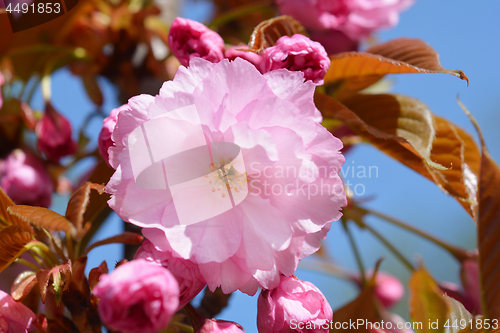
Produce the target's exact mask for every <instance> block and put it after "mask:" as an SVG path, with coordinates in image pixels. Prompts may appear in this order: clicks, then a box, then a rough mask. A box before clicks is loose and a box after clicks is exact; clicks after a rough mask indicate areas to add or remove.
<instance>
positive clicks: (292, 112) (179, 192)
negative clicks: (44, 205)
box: [106, 58, 346, 295]
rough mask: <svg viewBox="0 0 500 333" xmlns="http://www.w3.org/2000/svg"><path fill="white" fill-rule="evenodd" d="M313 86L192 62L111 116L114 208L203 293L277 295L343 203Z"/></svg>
mask: <svg viewBox="0 0 500 333" xmlns="http://www.w3.org/2000/svg"><path fill="white" fill-rule="evenodd" d="M314 89H315V85H314V84H313V83H312V82H310V81H307V82H304V76H303V74H302V73H299V72H291V71H288V70H284V69H283V70H275V71H271V72H269V73H266V74H264V75H263V74H261V73H260V72H259V71H258V70H257V69H256V68H255V67H254V66H253V65H252V64H250V63H249V62H248V61H245V60H243V59H240V58H236V59H235V60H234V61H229V60H227V59H224V60H222V61H220V62H219V63H216V64H214V63H211V62H208V61H206V60H203V59H200V58H193V59H192V60H191V62H190V63H189V68H186V67H180V68H179V70H178V71H177V74H176V76H175V78H174V80H173V81H167V82H165V83H164V85H163V87H162V88H161V90H160V93H159V95H157V96H156V97H153V96H149V95H141V96H137V97H133V98H132V99H130V100H129V107H130V110H126V111H123V112H121V113H120V114H119V115H118V122H117V125H116V127H115V129H114V131H113V135H112V136H113V141H114V142H115V146H112V147H111V148H110V149H109V153H110V161H111V164H112V165H113V167H115V168H116V172H115V174H114V175H113V177H112V178H111V180H110V181H109V183H108V184H107V186H106V191H107V192H108V193H111V194H112V197H111V199H110V201H109V202H108V203H109V205H110V207H111V208H113V209H114V210H115V211H116V212H117V213H118V215H120V217H122V218H123V219H124V220H125V221H128V222H131V223H133V224H135V225H138V226H140V227H142V228H143V229H142V232H143V234H144V236H145V237H146V238H148V239H149V240H150V241H151V242H152V243H153V244H154V245H155V247H156V248H157V249H159V250H161V251H170V252H171V253H172V255H173V256H175V257H180V258H183V259H188V260H191V261H192V262H194V263H196V264H197V265H198V266H199V269H200V272H201V275H202V276H203V279H204V280H205V281H206V282H207V285H208V287H209V288H210V289H211V290H215V288H217V287H218V286H221V287H222V290H223V292H225V293H229V292H233V291H235V290H238V289H239V290H241V291H242V292H245V293H248V294H250V295H253V294H255V293H256V292H257V290H258V288H259V286H262V287H263V288H266V289H274V288H276V287H277V286H278V285H279V281H280V274H283V275H288V276H289V275H292V274H293V273H294V272H295V270H296V268H297V265H298V262H299V260H300V259H302V258H304V257H306V256H308V255H310V254H311V253H314V252H315V251H317V250H318V248H319V246H320V240H321V239H322V238H324V237H325V236H326V233H327V232H328V230H329V229H330V225H331V221H334V220H337V219H339V218H340V216H341V213H340V207H341V206H344V205H345V204H346V197H345V193H344V187H343V184H342V181H341V179H340V177H339V176H338V171H339V170H340V167H341V166H342V164H343V162H344V158H343V156H342V155H341V154H340V153H339V149H340V148H341V147H342V144H341V142H340V140H338V139H337V138H335V137H334V136H332V134H330V133H329V132H328V131H327V130H326V129H325V128H324V127H323V126H321V125H320V123H321V114H320V113H319V111H318V110H317V109H316V107H315V105H314V101H313V94H314ZM144 133H146V134H144ZM146 141H147V142H146ZM208 147H210V149H208ZM172 154H174V155H172ZM169 156H170V157H169ZM245 170H246V171H245ZM167 173H170V174H168V175H167V176H166V174H167ZM191 184H195V185H196V186H191Z"/></svg>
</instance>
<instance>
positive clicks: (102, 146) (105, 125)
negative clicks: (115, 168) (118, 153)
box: [97, 104, 129, 164]
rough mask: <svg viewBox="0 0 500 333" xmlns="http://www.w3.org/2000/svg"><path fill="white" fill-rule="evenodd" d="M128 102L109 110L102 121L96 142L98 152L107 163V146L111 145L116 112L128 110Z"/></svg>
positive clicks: (116, 116)
mask: <svg viewBox="0 0 500 333" xmlns="http://www.w3.org/2000/svg"><path fill="white" fill-rule="evenodd" d="M128 109H129V106H128V104H124V105H122V106H120V107H119V108H116V109H113V110H111V112H110V113H109V116H107V117H106V118H104V120H103V121H102V129H101V133H99V138H98V139H97V144H98V147H99V153H101V156H102V158H104V160H105V161H106V162H107V163H108V164H109V154H108V148H109V147H111V146H113V145H114V143H113V140H112V139H111V134H112V133H113V130H114V129H115V126H116V122H117V121H118V113H120V112H121V111H123V110H128Z"/></svg>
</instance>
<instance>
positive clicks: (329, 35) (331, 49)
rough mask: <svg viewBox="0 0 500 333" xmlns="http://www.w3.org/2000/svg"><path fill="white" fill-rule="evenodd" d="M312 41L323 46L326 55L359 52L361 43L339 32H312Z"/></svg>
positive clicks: (310, 32)
mask: <svg viewBox="0 0 500 333" xmlns="http://www.w3.org/2000/svg"><path fill="white" fill-rule="evenodd" d="M308 32H309V36H311V39H312V40H314V41H316V42H318V43H320V44H321V45H323V47H324V48H325V50H326V53H328V54H329V55H330V54H337V53H341V52H352V51H357V50H358V47H359V42H358V41H356V40H353V39H351V38H349V37H348V36H347V35H346V34H344V33H343V32H342V31H338V30H311V31H308Z"/></svg>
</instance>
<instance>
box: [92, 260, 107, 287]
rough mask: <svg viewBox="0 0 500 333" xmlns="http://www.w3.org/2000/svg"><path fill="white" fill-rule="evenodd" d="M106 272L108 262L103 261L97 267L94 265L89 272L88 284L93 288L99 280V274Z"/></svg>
mask: <svg viewBox="0 0 500 333" xmlns="http://www.w3.org/2000/svg"><path fill="white" fill-rule="evenodd" d="M103 274H108V264H107V263H106V261H103V262H102V263H101V264H100V265H99V266H98V267H94V268H92V269H91V270H90V272H89V286H90V289H91V290H92V289H94V287H95V285H96V284H97V283H98V282H99V279H100V278H101V275H103Z"/></svg>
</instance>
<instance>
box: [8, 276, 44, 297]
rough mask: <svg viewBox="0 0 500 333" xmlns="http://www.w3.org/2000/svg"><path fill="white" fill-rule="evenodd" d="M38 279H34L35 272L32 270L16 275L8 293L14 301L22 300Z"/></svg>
mask: <svg viewBox="0 0 500 333" xmlns="http://www.w3.org/2000/svg"><path fill="white" fill-rule="evenodd" d="M37 283H38V280H37V279H36V273H35V272H32V271H26V272H23V273H21V274H19V275H18V277H17V278H16V280H15V281H14V283H13V284H12V287H11V290H10V294H11V296H12V298H13V299H14V300H15V301H18V302H20V301H22V300H23V299H24V298H25V297H26V296H28V294H29V293H30V291H31V290H32V289H33V287H34V286H36V285H37Z"/></svg>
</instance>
